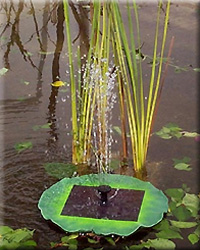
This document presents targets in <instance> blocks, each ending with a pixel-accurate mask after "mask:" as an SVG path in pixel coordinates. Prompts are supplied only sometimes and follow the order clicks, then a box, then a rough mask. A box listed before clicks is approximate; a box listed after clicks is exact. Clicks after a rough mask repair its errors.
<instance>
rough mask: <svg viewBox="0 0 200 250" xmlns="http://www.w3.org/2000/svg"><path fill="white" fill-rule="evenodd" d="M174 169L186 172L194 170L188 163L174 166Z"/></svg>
mask: <svg viewBox="0 0 200 250" xmlns="http://www.w3.org/2000/svg"><path fill="white" fill-rule="evenodd" d="M174 168H176V169H178V170H185V171H191V170H192V168H191V167H190V165H189V164H186V163H178V164H176V165H175V166H174Z"/></svg>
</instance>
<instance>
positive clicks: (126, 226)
mask: <svg viewBox="0 0 200 250" xmlns="http://www.w3.org/2000/svg"><path fill="white" fill-rule="evenodd" d="M102 184H106V185H109V186H110V187H111V188H116V189H131V190H140V191H144V192H145V193H144V197H143V201H142V204H141V208H140V212H139V215H138V219H137V221H123V220H109V219H105V218H103V219H96V218H87V217H78V216H68V215H61V213H62V210H63V207H64V205H65V203H66V201H67V199H68V198H69V195H70V192H71V190H72V188H73V186H74V185H79V186H88V187H89V186H90V187H98V186H99V185H102ZM122 206H123V204H122ZM38 207H39V209H40V210H41V213H42V215H43V217H44V218H45V219H46V220H51V221H52V222H54V223H55V224H57V225H58V226H60V227H61V228H62V229H64V230H65V231H68V232H77V231H81V232H87V231H94V232H95V233H96V234H103V235H109V234H117V235H121V236H127V235H130V234H132V233H133V232H135V231H136V230H137V229H138V228H139V227H152V226H153V225H155V224H157V223H158V222H160V221H161V220H162V217H163V213H165V212H167V210H168V199H167V198H166V196H165V195H164V194H163V192H162V191H160V190H158V189H157V188H155V187H154V186H153V185H152V184H151V183H149V182H144V181H141V180H139V179H136V178H133V177H130V176H125V175H117V174H90V175H83V176H80V177H73V178H64V179H62V180H61V181H59V182H57V183H56V184H54V185H53V186H51V187H50V188H49V189H47V190H46V191H44V193H43V194H42V196H41V198H40V200H39V204H38Z"/></svg>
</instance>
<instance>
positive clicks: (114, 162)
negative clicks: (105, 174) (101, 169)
mask: <svg viewBox="0 0 200 250" xmlns="http://www.w3.org/2000/svg"><path fill="white" fill-rule="evenodd" d="M119 167H120V161H119V160H118V159H112V160H111V161H110V164H109V168H110V169H118V168H119Z"/></svg>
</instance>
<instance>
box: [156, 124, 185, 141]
mask: <svg viewBox="0 0 200 250" xmlns="http://www.w3.org/2000/svg"><path fill="white" fill-rule="evenodd" d="M181 130H182V129H181V128H180V127H179V126H178V125H176V124H174V123H168V124H166V125H165V126H163V127H162V129H161V130H159V131H158V132H155V134H156V135H157V136H159V137H161V138H162V139H171V138H172V137H176V138H178V139H179V138H181V137H182V132H181Z"/></svg>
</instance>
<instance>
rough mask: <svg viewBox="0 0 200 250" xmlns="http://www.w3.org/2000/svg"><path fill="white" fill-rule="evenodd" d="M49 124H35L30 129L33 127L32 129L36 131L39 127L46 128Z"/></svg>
mask: <svg viewBox="0 0 200 250" xmlns="http://www.w3.org/2000/svg"><path fill="white" fill-rule="evenodd" d="M51 124H52V123H51V122H49V123H46V124H44V125H35V126H33V127H32V129H33V130H34V131H37V130H39V129H48V128H50V126H51Z"/></svg>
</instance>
